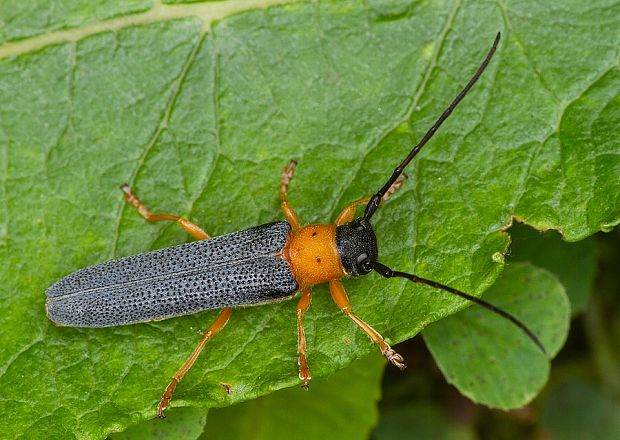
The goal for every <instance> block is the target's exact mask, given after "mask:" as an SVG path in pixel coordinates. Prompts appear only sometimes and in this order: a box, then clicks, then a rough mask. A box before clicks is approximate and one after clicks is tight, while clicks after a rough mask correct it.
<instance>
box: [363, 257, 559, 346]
mask: <svg viewBox="0 0 620 440" xmlns="http://www.w3.org/2000/svg"><path fill="white" fill-rule="evenodd" d="M373 269H374V270H375V271H376V272H377V273H379V274H380V275H383V276H384V277H386V278H395V277H400V278H406V279H408V280H409V281H413V282H414V283H421V284H426V285H427V286H431V287H434V288H436V289H441V290H445V291H446V292H450V293H453V294H454V295H458V296H460V297H461V298H465V299H466V300H469V301H471V302H473V303H476V304H478V305H481V306H482V307H484V308H486V309H488V310H490V311H492V312H493V313H497V314H498V315H500V316H501V317H503V318H506V319H508V320H509V321H510V322H512V323H513V324H514V325H516V326H517V327H519V328H520V329H521V330H523V332H524V333H525V334H526V335H527V336H528V337H529V338H530V339H531V340H532V341H533V342H534V344H536V345H537V346H538V348H540V350H541V351H542V352H543V353H544V354H547V351H546V350H545V347H544V346H543V345H542V343H541V342H540V340H539V339H538V337H537V336H536V335H535V334H534V332H533V331H531V330H530V329H529V328H528V327H527V326H526V325H525V324H523V323H522V322H521V321H519V320H518V319H517V318H515V317H514V316H512V315H511V314H510V313H508V312H505V311H503V310H502V309H499V308H497V307H495V306H494V305H493V304H489V303H488V302H486V301H483V300H481V299H480V298H477V297H475V296H472V295H469V294H467V293H465V292H461V291H460V290H457V289H454V288H452V287H449V286H445V285H443V284H440V283H437V282H435V281H431V280H427V279H426V278H421V277H419V276H416V275H413V274H411V273H406V272H398V271H396V270H392V269H390V268H389V267H387V266H385V265H383V264H381V263H379V262H375V263H373Z"/></svg>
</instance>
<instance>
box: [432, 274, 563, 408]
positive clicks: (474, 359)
mask: <svg viewBox="0 0 620 440" xmlns="http://www.w3.org/2000/svg"><path fill="white" fill-rule="evenodd" d="M484 299H485V300H486V301H489V302H490V303H492V304H494V305H496V306H497V307H499V308H500V309H502V310H505V311H507V312H509V313H512V314H513V315H514V316H516V317H517V319H519V320H521V321H522V322H526V323H528V326H529V327H530V328H531V330H532V331H533V332H534V334H536V335H537V336H538V337H539V339H540V341H541V342H542V344H543V346H544V347H545V350H546V351H547V353H548V356H549V357H553V356H555V354H556V353H557V352H558V351H559V349H560V348H561V347H562V345H564V341H565V340H566V334H567V333H568V325H569V319H570V303H569V302H568V298H567V297H566V294H565V292H564V288H563V286H562V284H560V282H559V281H558V280H557V278H555V277H554V276H553V275H551V274H550V273H549V272H547V271H545V270H543V269H539V268H536V267H534V266H531V265H529V264H525V263H519V264H513V265H511V266H509V267H508V268H506V270H505V271H504V273H503V274H502V276H501V278H500V279H499V280H498V281H497V282H496V283H495V284H493V286H491V288H490V289H489V290H487V291H486V292H485V295H484ZM424 341H425V342H426V343H427V345H428V348H429V350H430V351H431V353H432V354H433V357H434V358H435V360H436V361H437V364H438V365H439V368H440V369H441V371H442V372H443V374H444V376H445V377H446V379H447V380H448V382H450V383H451V384H453V385H455V386H456V387H457V388H458V389H459V390H460V391H461V392H462V393H463V394H464V395H466V396H467V397H469V398H470V399H471V400H472V401H474V402H476V403H483V404H485V405H488V406H490V407H492V408H500V409H511V408H519V407H521V406H523V405H525V404H526V403H528V402H529V401H531V400H532V399H533V398H534V397H535V396H536V394H538V392H539V391H540V389H541V388H542V387H543V385H544V384H545V382H546V381H547V377H548V376H549V368H550V362H549V359H548V358H547V355H545V354H543V353H542V352H540V350H539V349H538V347H536V345H534V343H533V342H532V341H531V340H530V339H529V338H527V336H526V335H525V334H524V333H523V332H522V331H521V330H520V329H519V328H517V327H516V326H514V325H512V324H511V323H510V322H509V321H507V320H505V319H503V318H501V317H499V316H497V315H495V314H493V313H490V312H489V311H488V310H485V309H483V308H482V307H477V306H476V307H471V308H469V309H468V310H465V311H463V312H461V313H458V314H456V315H453V316H450V317H449V318H446V319H443V320H441V321H440V322H437V323H434V324H432V325H430V326H428V328H426V329H425V330H424ZM467 341H473V342H467Z"/></svg>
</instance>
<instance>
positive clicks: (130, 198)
mask: <svg viewBox="0 0 620 440" xmlns="http://www.w3.org/2000/svg"><path fill="white" fill-rule="evenodd" d="M121 189H122V190H123V192H124V193H125V195H124V196H123V198H124V199H125V200H126V201H127V202H128V203H129V204H130V205H131V206H133V207H134V208H136V209H137V210H138V212H139V213H140V215H141V216H142V217H144V218H145V219H147V220H148V221H150V222H162V221H170V222H177V223H178V224H179V226H181V227H182V228H183V229H185V231H186V232H187V233H188V234H189V235H191V236H192V237H194V238H195V239H196V240H206V239H207V238H209V235H208V234H207V233H206V232H205V231H203V230H202V229H201V228H200V227H199V226H196V225H195V224H193V223H192V222H190V221H189V220H186V219H184V218H183V217H179V216H178V215H172V214H165V213H157V214H154V213H152V212H150V211H149V210H148V209H146V206H144V203H142V202H141V201H140V199H139V198H138V196H136V195H135V194H134V192H133V191H132V190H131V188H130V187H129V185H127V184H125V185H122V186H121Z"/></svg>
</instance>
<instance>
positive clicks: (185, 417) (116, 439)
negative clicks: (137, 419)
mask: <svg viewBox="0 0 620 440" xmlns="http://www.w3.org/2000/svg"><path fill="white" fill-rule="evenodd" d="M206 421H207V410H204V409H202V408H177V409H176V410H175V411H170V412H169V413H168V414H166V418H165V419H155V420H149V421H147V422H142V423H140V424H138V425H134V426H132V427H130V428H129V429H127V430H126V431H123V432H121V433H117V434H111V435H110V436H108V439H109V440H152V439H157V440H196V439H197V438H199V437H200V434H202V431H203V430H204V427H205V423H206Z"/></svg>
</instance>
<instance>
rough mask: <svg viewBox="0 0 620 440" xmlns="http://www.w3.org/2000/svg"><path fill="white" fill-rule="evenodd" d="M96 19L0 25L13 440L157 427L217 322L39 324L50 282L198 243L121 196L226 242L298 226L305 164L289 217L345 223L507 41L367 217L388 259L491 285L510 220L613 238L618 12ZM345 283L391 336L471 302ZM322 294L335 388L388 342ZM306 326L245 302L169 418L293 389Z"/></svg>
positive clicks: (402, 6) (7, 426)
mask: <svg viewBox="0 0 620 440" xmlns="http://www.w3.org/2000/svg"><path fill="white" fill-rule="evenodd" d="M13 3H14V4H15V5H16V4H17V3H18V2H16V1H15V2H7V4H6V5H5V6H6V9H7V10H15V9H11V4H13ZM219 3H222V4H225V5H226V6H227V7H228V6H230V5H233V6H234V7H233V6H230V8H231V9H230V10H239V9H240V8H243V7H247V8H249V9H251V8H253V7H255V6H256V5H257V4H259V2H247V3H244V2H232V3H229V2H214V3H213V7H219V6H218V5H219ZM269 3H273V2H269ZM80 4H81V6H75V8H74V9H71V11H65V12H61V13H60V15H59V16H58V17H57V18H55V19H53V20H51V21H50V22H49V23H48V22H46V23H41V17H42V16H43V17H44V16H45V15H40V14H39V13H38V12H37V14H34V13H32V14H31V13H29V12H28V13H24V14H21V15H20V17H19V18H12V17H13V16H11V15H6V16H4V15H3V19H4V20H5V24H6V25H5V26H0V28H2V29H3V32H4V34H3V35H2V39H3V41H5V42H6V41H11V42H10V43H4V44H3V45H2V46H0V56H1V57H3V58H1V59H0V261H2V265H0V310H1V311H2V315H1V316H2V325H1V326H0V342H1V343H2V346H3V350H2V351H1V353H0V390H2V391H1V392H0V393H1V394H0V412H1V413H2V414H5V415H8V416H6V417H3V418H2V420H1V421H0V429H1V430H2V432H3V433H5V435H6V436H7V437H13V436H17V435H20V434H21V435H23V436H24V437H39V438H44V437H48V438H51V437H56V438H57V437H62V438H103V437H105V436H106V435H107V434H108V433H110V432H113V431H120V430H122V429H124V428H125V427H126V426H129V425H131V424H133V423H136V422H138V421H141V420H144V419H146V418H151V417H153V416H154V407H155V404H156V402H157V400H158V398H159V396H160V395H161V392H162V389H163V387H164V386H165V384H166V383H167V382H168V380H169V378H170V377H171V376H172V374H173V373H174V372H175V370H176V369H177V368H178V366H180V365H181V363H182V362H183V360H184V359H185V357H186V356H187V355H188V354H189V352H191V350H192V348H193V346H194V345H195V344H196V343H197V341H198V340H199V338H200V333H201V331H202V330H203V329H204V328H205V327H206V326H207V325H208V324H209V322H211V321H212V320H213V319H214V317H215V313H214V312H205V313H201V314H198V315H194V316H188V317H183V318H178V319H173V320H168V321H162V322H153V323H148V324H142V325H135V326H127V327H120V328H112V329H105V330H79V329H69V328H56V327H54V326H53V325H52V324H51V323H50V322H49V321H48V320H47V319H46V316H45V308H44V303H45V295H44V292H45V289H46V288H47V287H48V286H49V285H50V284H51V283H53V282H54V281H56V280H57V279H59V278H61V277H62V276H64V275H67V274H68V273H70V272H72V271H74V270H77V269H79V268H81V267H84V266H87V265H90V264H95V263H98V262H102V261H105V260H108V259H111V258H116V257H121V256H125V255H129V254H134V253H138V252H143V251H146V250H149V249H154V248H158V247H162V246H168V245H172V244H177V243H179V242H183V241H185V240H187V237H186V235H185V234H184V233H183V232H182V231H181V230H179V228H178V227H177V226H176V225H165V224H155V225H151V224H146V223H145V222H144V221H143V219H142V218H141V217H139V216H138V215H137V213H136V212H135V211H134V210H133V209H130V208H129V207H128V206H127V205H126V204H124V202H123V201H122V198H121V193H120V191H119V190H118V186H119V185H120V184H121V183H125V182H127V183H129V184H130V185H132V186H133V187H134V188H135V189H136V191H137V192H138V194H139V195H140V196H141V197H142V199H143V200H144V201H145V203H146V204H147V206H149V207H150V208H152V209H153V210H157V211H164V212H171V213H175V214H182V215H185V216H187V217H189V218H190V219H191V220H192V221H195V222H196V223H197V224H199V225H201V226H203V227H204V228H205V229H206V230H207V231H208V232H209V233H210V234H211V235H220V234H224V233H227V232H232V231H235V230H239V229H241V228H245V227H249V226H253V225H255V224H259V223H263V222H267V221H273V220H277V219H281V218H282V215H281V213H280V212H279V210H278V207H279V201H278V197H277V188H278V183H279V171H280V169H281V168H282V167H283V166H284V165H285V164H286V163H287V162H288V161H289V160H290V159H292V158H295V159H297V160H298V161H299V167H298V171H297V175H296V177H295V179H294V180H293V182H292V185H291V188H290V200H291V202H292V204H293V206H295V207H296V209H297V211H298V213H299V214H300V216H301V218H302V220H303V221H304V222H326V221H330V220H333V219H334V218H335V216H336V215H337V213H338V212H339V211H340V210H341V209H342V208H343V207H344V206H346V205H347V204H348V203H349V202H350V201H352V200H354V199H357V198H359V197H361V196H364V195H367V194H370V193H372V192H373V191H376V190H377V189H378V187H379V186H380V185H381V184H383V182H384V180H385V179H386V178H387V176H388V174H389V173H390V172H391V170H392V169H393V167H394V166H395V165H396V164H397V163H398V161H399V160H400V159H401V158H402V157H403V156H404V155H405V154H406V152H407V151H408V148H409V147H410V146H411V145H412V144H413V143H414V142H415V140H416V139H418V138H419V137H420V136H421V134H422V133H423V132H424V131H425V130H426V129H427V128H428V127H429V126H430V125H431V124H432V121H433V120H434V119H435V118H436V117H437V115H438V114H439V113H440V112H441V111H442V110H443V108H444V107H445V106H446V105H447V103H448V102H449V101H450V100H451V99H452V98H453V97H454V95H455V94H456V92H457V91H458V89H459V88H460V87H461V86H462V85H463V83H464V82H465V81H466V80H467V78H468V77H469V76H470V75H471V73H472V72H473V71H474V70H475V68H476V66H477V65H478V63H479V62H480V60H481V59H482V57H483V56H484V54H485V53H486V51H487V50H488V47H489V45H490V43H491V41H492V38H493V36H494V35H495V33H496V32H497V31H498V30H501V31H502V33H503V40H502V42H501V45H500V48H499V50H498V53H497V55H496V57H495V59H494V60H493V62H492V63H491V66H490V67H489V70H488V71H487V72H486V73H485V75H484V77H483V78H482V79H481V80H480V82H479V83H478V84H477V85H476V87H475V88H474V90H473V91H472V93H471V95H470V96H468V97H467V98H466V99H465V101H464V102H463V103H462V105H461V106H460V107H459V108H458V109H457V111H456V112H455V114H454V115H453V116H452V117H451V119H450V120H449V121H448V122H446V124H445V125H444V126H443V127H442V128H441V130H440V131H439V132H438V133H437V135H436V137H435V139H433V141H431V142H430V143H429V144H428V145H427V147H425V150H424V151H423V152H422V153H421V154H420V156H419V157H418V158H417V159H416V160H415V161H414V163H413V164H412V165H411V166H410V168H409V169H408V174H409V181H408V182H407V183H406V184H405V185H404V187H403V188H402V189H401V190H400V191H399V193H398V194H397V195H396V196H394V197H393V199H392V200H391V201H390V202H389V203H387V204H386V205H385V207H383V208H382V209H381V210H379V212H378V213H377V215H376V216H375V217H374V218H373V223H374V225H375V227H376V231H377V235H378V237H379V245H380V251H381V257H380V258H381V261H382V262H384V263H386V264H388V265H390V266H392V267H394V268H397V269H402V270H409V271H411V270H415V271H416V273H418V274H419V275H421V276H425V277H428V278H432V279H435V280H437V281H439V282H442V283H445V284H448V285H452V286H454V287H457V288H460V289H462V290H465V291H467V292H470V293H473V294H480V293H481V292H482V291H483V290H484V289H485V288H486V287H488V286H490V285H491V284H493V282H494V280H495V278H496V277H497V275H498V273H499V272H500V270H501V268H502V264H503V263H502V261H503V253H504V252H505V251H506V249H507V246H508V237H507V235H506V233H504V232H503V229H504V228H505V227H506V226H507V225H508V224H510V222H511V218H512V217H513V216H517V217H518V218H520V219H522V220H523V221H525V222H527V223H530V224H532V225H534V226H535V227H538V228H554V229H558V230H560V231H561V232H562V233H563V235H564V237H566V238H568V239H570V240H577V239H580V238H583V237H586V236H588V235H590V234H592V233H594V232H596V231H598V230H600V229H603V230H607V229H609V228H611V227H612V226H613V225H615V224H617V223H618V222H619V221H620V220H619V218H620V202H619V197H620V192H619V191H617V189H618V187H620V185H619V183H620V160H619V158H620V155H619V154H618V150H619V144H620V141H619V137H618V136H619V134H618V130H617V129H616V128H617V127H618V125H619V124H620V98H619V95H620V71H619V69H618V48H619V47H620V23H619V21H620V3H618V2H617V1H609V2H605V4H604V5H603V4H601V5H598V6H597V7H596V8H594V7H593V6H592V5H590V4H583V3H582V2H579V1H573V2H569V3H563V4H562V5H561V6H559V5H557V4H556V3H553V2H542V3H540V2H534V1H527V2H500V3H496V2H483V3H479V2H459V1H455V2H450V1H447V0H446V1H440V2H425V1H419V2H409V1H404V0H392V1H385V2H375V1H371V2H367V3H366V2H364V3H362V2H354V1H350V2H349V1H344V2H317V3H293V4H286V5H283V6H275V7H268V8H264V9H256V10H248V11H247V12H243V13H239V14H237V15H232V16H229V17H227V18H223V19H221V20H220V21H212V19H213V17H218V16H219V17H221V16H223V15H222V13H220V15H218V14H215V13H213V14H212V13H211V12H209V11H210V9H205V5H206V4H201V3H197V4H192V5H175V6H166V5H160V4H157V5H154V6H153V7H152V9H148V10H145V12H139V11H142V10H143V8H149V7H150V6H149V5H148V4H143V3H139V2H135V3H131V4H129V3H125V2H106V6H105V7H104V6H100V8H102V9H101V12H98V13H97V14H94V15H92V14H89V13H87V11H88V9H87V7H86V2H81V3H80ZM127 5H129V6H127ZM132 5H133V6H132ZM244 5H245V6H244ZM206 6H209V8H211V5H206ZM15 7H17V6H15ZM27 7H29V6H28V5H26V6H24V8H26V9H24V10H25V11H28V9H27ZM151 11H155V12H156V14H155V13H153V12H151ZM130 12H131V13H130ZM127 14H129V15H127ZM93 17H100V18H93ZM102 19H104V20H103V21H101V20H102ZM105 19H109V21H105ZM7 20H9V21H10V23H7ZM19 20H22V21H23V22H22V23H21V24H20V22H19ZM592 23H596V26H594V25H592ZM16 29H17V30H16ZM56 29H61V30H56ZM600 35H605V38H604V39H602V40H601V39H600ZM20 39H21V40H20ZM346 287H347V289H348V292H349V294H350V299H351V302H352V304H353V310H354V311H355V312H356V313H358V314H359V316H360V317H362V318H363V319H365V320H366V321H368V322H369V323H370V324H372V325H373V326H374V327H375V328H376V329H377V330H379V331H380V332H382V333H383V334H384V335H385V336H386V338H387V339H388V340H389V341H390V342H397V341H402V340H404V339H407V338H409V337H411V336H413V335H415V334H416V333H417V332H419V331H420V330H421V329H422V328H424V327H425V326H426V325H428V324H429V323H430V322H433V321H436V320H438V319H440V318H442V317H445V316H447V315H450V314H452V313H454V312H455V311H457V310H459V309H460V308H462V307H463V303H462V302H460V301H458V300H455V299H452V298H446V297H445V296H442V295H438V294H437V292H434V291H431V290H430V289H427V288H423V287H418V286H412V285H409V284H407V283H406V282H404V281H397V280H392V281H385V280H383V279H381V278H380V277H379V276H376V275H371V276H368V277H366V279H360V280H350V281H347V282H346ZM314 292H315V294H314V298H313V306H312V308H311V310H310V312H309V313H308V314H307V318H306V332H307V336H308V344H309V352H310V354H309V361H310V364H311V368H312V371H313V374H314V376H315V377H318V376H324V375H328V374H330V373H332V372H334V371H335V370H337V369H340V368H342V367H344V366H345V365H347V364H349V363H350V362H351V360H352V359H354V358H357V357H360V356H363V355H365V354H367V353H369V352H371V351H375V350H376V348H375V347H373V346H372V344H371V343H370V342H369V340H368V338H367V337H366V335H364V334H362V333H361V332H360V331H359V330H358V329H357V328H356V327H355V326H354V325H353V324H352V323H351V322H350V321H349V320H347V319H346V318H345V317H343V316H341V313H340V312H339V311H338V310H337V308H336V307H335V306H334V305H333V304H332V303H331V300H330V299H329V297H328V294H327V291H326V289H325V288H324V287H318V288H316V289H315V290H314ZM294 316H295V304H294V301H291V302H288V303H281V304H277V305H273V306H269V307H260V308H253V309H242V310H238V311H235V313H234V314H233V316H232V319H231V322H230V324H229V325H228V327H227V328H226V329H225V331H223V332H222V334H221V335H220V336H218V338H216V339H215V340H214V341H213V342H212V343H210V344H209V347H208V349H207V350H206V352H205V353H204V354H203V355H202V356H201V358H200V359H199V360H198V362H197V364H196V366H195V367H194V369H193V370H192V372H191V373H190V374H189V375H188V376H187V378H186V379H185V380H184V381H183V382H182V384H181V385H180V386H179V388H178V391H177V394H176V395H175V400H174V405H177V406H203V407H212V406H224V405H228V404H231V403H234V402H238V401H242V400H246V399H251V398H254V397H256V396H259V395H263V394H266V393H269V392H271V391H273V390H275V389H279V388H282V387H285V386H290V385H294V384H297V382H298V380H297V371H296V369H297V367H296V353H295V347H296V328H295V320H294ZM222 383H227V384H229V385H231V386H232V389H233V393H232V394H230V395H228V394H227V393H226V391H225V389H224V388H223V387H222V385H221V384H222Z"/></svg>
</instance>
